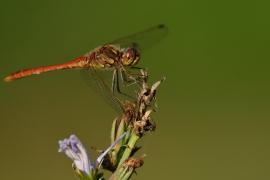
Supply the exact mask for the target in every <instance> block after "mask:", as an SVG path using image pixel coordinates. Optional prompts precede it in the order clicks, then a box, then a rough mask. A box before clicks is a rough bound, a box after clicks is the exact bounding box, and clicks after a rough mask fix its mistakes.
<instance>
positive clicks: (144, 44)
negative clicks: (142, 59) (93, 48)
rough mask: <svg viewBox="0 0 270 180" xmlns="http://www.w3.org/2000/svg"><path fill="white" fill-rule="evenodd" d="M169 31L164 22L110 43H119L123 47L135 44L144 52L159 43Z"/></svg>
mask: <svg viewBox="0 0 270 180" xmlns="http://www.w3.org/2000/svg"><path fill="white" fill-rule="evenodd" d="M167 33H168V28H167V27H166V26H165V25H164V24H160V25H158V26H154V27H151V28H148V29H145V30H143V31H140V32H137V33H135V34H132V35H129V36H124V37H122V38H119V39H116V40H114V41H112V42H110V43H109V44H119V45H120V46H121V48H123V47H130V46H134V47H136V48H138V49H139V51H140V52H142V51H144V50H146V49H147V48H150V47H152V46H153V45H155V44H157V43H158V42H159V41H160V40H161V39H163V38H164V37H165V36H166V34H167Z"/></svg>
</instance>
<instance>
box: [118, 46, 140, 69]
mask: <svg viewBox="0 0 270 180" xmlns="http://www.w3.org/2000/svg"><path fill="white" fill-rule="evenodd" d="M140 58H141V57H140V53H139V51H137V49H136V48H134V47H129V48H127V49H126V50H125V51H124V53H123V55H122V63H123V64H124V65H125V66H128V67H133V66H135V65H136V64H137V63H138V62H139V60H140Z"/></svg>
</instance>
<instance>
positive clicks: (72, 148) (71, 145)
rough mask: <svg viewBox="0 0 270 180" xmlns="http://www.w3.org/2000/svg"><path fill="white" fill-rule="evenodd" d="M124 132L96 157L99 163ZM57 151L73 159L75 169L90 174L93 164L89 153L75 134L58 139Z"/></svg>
mask: <svg viewBox="0 0 270 180" xmlns="http://www.w3.org/2000/svg"><path fill="white" fill-rule="evenodd" d="M125 135H126V132H125V133H124V134H123V135H122V136H120V137H119V139H117V140H116V141H115V142H114V143H113V144H112V145H111V146H110V147H109V148H108V149H107V150H106V151H105V152H104V153H102V154H101V155H100V156H99V157H98V158H97V162H98V163H100V162H101V161H102V159H103V158H104V156H105V155H106V154H107V153H108V152H109V151H110V150H111V149H112V148H113V147H114V146H115V145H116V144H117V143H118V142H119V141H120V140H121V139H122V138H123V137H125ZM59 146H60V148H59V150H58V152H63V153H65V154H66V155H67V156H68V157H69V158H70V159H72V160H73V162H74V163H75V165H76V167H77V169H80V170H81V171H84V172H85V173H86V174H88V176H89V175H90V167H92V168H93V169H95V164H92V162H91V158H90V154H89V153H88V151H87V149H86V148H85V146H84V145H83V144H82V142H81V141H80V140H79V139H78V138H77V137H76V136H75V135H71V136H70V138H69V139H64V140H63V141H59Z"/></svg>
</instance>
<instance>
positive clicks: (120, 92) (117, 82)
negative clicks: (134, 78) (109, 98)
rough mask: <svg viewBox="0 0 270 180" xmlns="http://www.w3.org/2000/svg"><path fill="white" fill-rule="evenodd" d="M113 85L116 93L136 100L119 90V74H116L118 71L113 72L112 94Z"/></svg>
mask: <svg viewBox="0 0 270 180" xmlns="http://www.w3.org/2000/svg"><path fill="white" fill-rule="evenodd" d="M115 85H116V89H117V92H118V93H119V94H121V95H123V96H126V97H129V98H131V99H134V100H136V98H135V97H132V96H130V95H128V94H125V93H124V92H122V91H121V89H120V83H119V74H118V71H117V70H115V71H114V73H113V85H112V93H114V87H115Z"/></svg>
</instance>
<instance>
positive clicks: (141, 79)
mask: <svg viewBox="0 0 270 180" xmlns="http://www.w3.org/2000/svg"><path fill="white" fill-rule="evenodd" d="M127 76H128V78H129V79H130V80H127ZM135 76H136V77H135ZM121 79H122V82H123V86H130V85H133V84H135V83H137V85H138V86H139V87H141V84H140V82H144V81H145V79H147V77H145V76H143V75H137V74H136V75H134V74H132V73H131V72H129V71H127V70H126V69H124V68H123V69H121Z"/></svg>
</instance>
